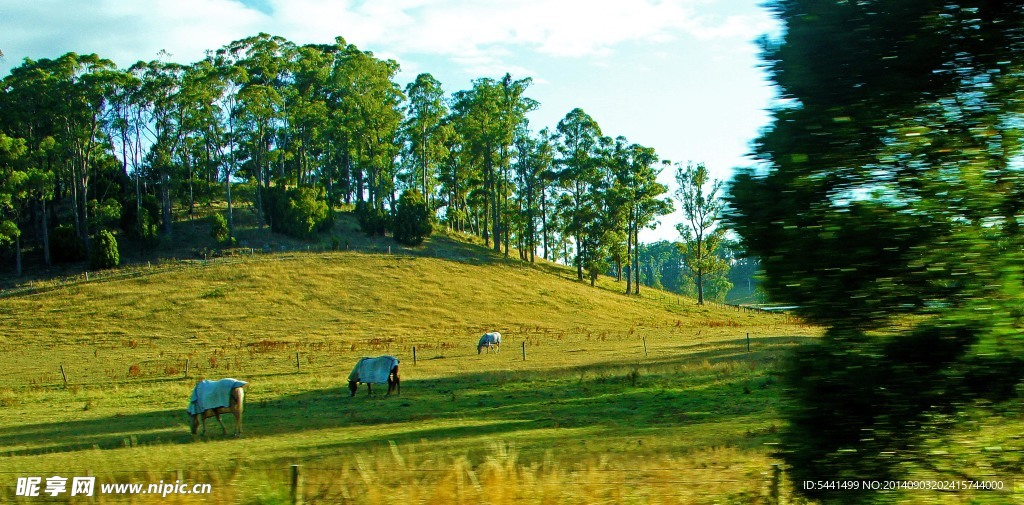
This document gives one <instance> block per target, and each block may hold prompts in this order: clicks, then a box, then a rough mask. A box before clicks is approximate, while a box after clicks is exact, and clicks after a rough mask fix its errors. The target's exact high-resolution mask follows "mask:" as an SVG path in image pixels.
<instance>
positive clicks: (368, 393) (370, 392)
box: [366, 382, 373, 396]
mask: <svg viewBox="0 0 1024 505" xmlns="http://www.w3.org/2000/svg"><path fill="white" fill-rule="evenodd" d="M366 396H373V385H372V384H370V383H369V382H367V383H366Z"/></svg>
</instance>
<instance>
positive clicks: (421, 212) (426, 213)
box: [394, 189, 434, 245]
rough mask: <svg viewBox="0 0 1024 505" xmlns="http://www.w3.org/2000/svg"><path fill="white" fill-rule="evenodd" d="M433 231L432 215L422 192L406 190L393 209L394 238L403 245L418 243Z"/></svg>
mask: <svg viewBox="0 0 1024 505" xmlns="http://www.w3.org/2000/svg"><path fill="white" fill-rule="evenodd" d="M433 231H434V225H433V216H432V215H431V213H430V209H429V208H428V207H427V202H426V200H424V198H423V194H422V193H420V192H419V190H416V189H410V190H406V191H405V192H404V193H402V197H401V198H399V200H398V208H397V209H396V210H395V231H394V233H395V240H396V241H398V242H399V243H401V244H405V245H420V244H422V243H423V239H425V238H427V237H429V236H430V234H431V233H432V232H433Z"/></svg>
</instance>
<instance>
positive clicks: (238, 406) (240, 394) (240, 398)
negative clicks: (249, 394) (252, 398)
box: [231, 388, 245, 437]
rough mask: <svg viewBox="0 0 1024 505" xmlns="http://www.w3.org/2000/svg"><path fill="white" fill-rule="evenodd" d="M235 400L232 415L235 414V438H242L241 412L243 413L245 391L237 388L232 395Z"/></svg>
mask: <svg viewBox="0 0 1024 505" xmlns="http://www.w3.org/2000/svg"><path fill="white" fill-rule="evenodd" d="M233 396H234V399H235V405H234V407H235V408H233V409H231V410H232V413H233V414H235V436H236V437H240V436H242V412H243V411H245V391H244V390H242V388H237V389H236V390H235V394H234V395H233Z"/></svg>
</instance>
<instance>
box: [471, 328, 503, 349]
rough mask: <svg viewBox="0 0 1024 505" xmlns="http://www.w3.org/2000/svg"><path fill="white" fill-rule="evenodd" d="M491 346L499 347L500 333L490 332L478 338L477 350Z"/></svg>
mask: <svg viewBox="0 0 1024 505" xmlns="http://www.w3.org/2000/svg"><path fill="white" fill-rule="evenodd" d="M492 345H501V333H498V332H496V331H492V332H490V333H484V336H482V337H480V343H479V344H477V345H476V346H477V348H481V347H490V346H492Z"/></svg>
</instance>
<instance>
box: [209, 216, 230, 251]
mask: <svg viewBox="0 0 1024 505" xmlns="http://www.w3.org/2000/svg"><path fill="white" fill-rule="evenodd" d="M229 233H230V231H229V230H228V220H227V218H225V217H224V214H221V213H220V212H217V213H214V214H213V215H211V216H210V237H212V238H213V239H214V240H216V241H217V242H218V243H221V244H223V243H225V242H227V240H228V235H229Z"/></svg>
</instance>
